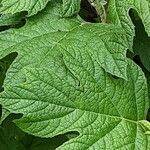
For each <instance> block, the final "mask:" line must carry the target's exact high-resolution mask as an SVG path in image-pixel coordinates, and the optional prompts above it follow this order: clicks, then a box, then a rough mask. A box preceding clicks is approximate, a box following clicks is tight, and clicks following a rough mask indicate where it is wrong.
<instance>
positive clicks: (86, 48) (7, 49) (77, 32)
mask: <svg viewBox="0 0 150 150" xmlns="http://www.w3.org/2000/svg"><path fill="white" fill-rule="evenodd" d="M55 5H56V4H55ZM48 11H49V12H48ZM59 11H60V8H55V9H53V6H52V4H51V6H49V7H47V11H46V10H45V13H44V12H42V13H41V14H39V15H38V16H36V17H33V18H31V19H29V20H28V21H27V24H26V26H24V27H22V28H21V29H17V30H16V29H14V30H8V31H6V32H2V33H1V34H0V39H1V40H0V45H1V47H0V52H1V53H0V56H1V58H2V57H4V56H6V55H7V54H9V53H11V52H17V53H18V57H17V59H16V60H15V62H14V63H13V65H12V66H11V68H10V69H9V71H8V74H9V75H8V76H7V77H6V80H5V83H6V84H7V83H8V82H9V80H11V82H12V80H13V79H14V81H13V82H18V80H19V79H18V78H20V77H18V76H20V75H18V74H17V72H18V70H21V69H23V68H24V67H25V66H28V65H34V66H37V67H38V66H42V65H44V66H45V67H46V66H49V65H50V63H52V62H51V61H49V57H51V56H49V55H50V54H51V53H53V52H54V51H56V50H57V51H58V53H59V55H60V57H62V55H65V54H64V53H66V51H78V52H79V53H77V54H75V57H80V56H79V55H81V54H83V55H84V53H89V54H90V56H91V57H92V58H94V59H96V60H97V61H98V62H99V63H100V66H102V67H103V68H104V69H105V70H106V71H107V72H109V73H111V74H113V75H116V76H118V77H122V78H126V66H127V63H126V49H127V47H126V45H124V44H123V41H124V39H125V34H124V32H123V31H122V29H120V28H116V27H114V26H113V25H106V24H89V23H82V22H79V21H78V20H77V19H61V18H60V17H59V14H58V12H59ZM35 22H36V24H35ZM108 35H109V36H108ZM81 49H82V51H81V52H80V50H81ZM59 51H60V52H59ZM58 60H60V59H58ZM58 60H57V61H58ZM87 65H88V64H87ZM89 65H90V64H89ZM20 73H21V72H20Z"/></svg>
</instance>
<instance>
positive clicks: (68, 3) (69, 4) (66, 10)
mask: <svg viewBox="0 0 150 150" xmlns="http://www.w3.org/2000/svg"><path fill="white" fill-rule="evenodd" d="M80 1H81V0H63V6H62V16H63V17H71V16H73V15H75V14H77V13H78V12H79V10H80Z"/></svg>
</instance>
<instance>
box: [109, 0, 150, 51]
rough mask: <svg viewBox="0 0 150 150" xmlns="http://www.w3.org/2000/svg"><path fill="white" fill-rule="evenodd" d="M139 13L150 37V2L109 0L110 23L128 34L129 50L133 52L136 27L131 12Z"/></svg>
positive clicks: (146, 0) (144, 0) (143, 0)
mask: <svg viewBox="0 0 150 150" xmlns="http://www.w3.org/2000/svg"><path fill="white" fill-rule="evenodd" d="M130 9H134V10H135V11H137V13H138V15H139V17H140V18H141V20H142V22H143V24H144V27H145V30H146V32H147V33H148V35H150V1H149V0H109V6H108V10H109V13H108V21H110V22H112V23H114V24H116V25H119V26H120V27H122V28H123V29H124V30H125V31H126V33H127V39H128V45H129V49H130V50H132V42H133V37H134V25H133V23H132V21H131V19H130V17H129V10H130Z"/></svg>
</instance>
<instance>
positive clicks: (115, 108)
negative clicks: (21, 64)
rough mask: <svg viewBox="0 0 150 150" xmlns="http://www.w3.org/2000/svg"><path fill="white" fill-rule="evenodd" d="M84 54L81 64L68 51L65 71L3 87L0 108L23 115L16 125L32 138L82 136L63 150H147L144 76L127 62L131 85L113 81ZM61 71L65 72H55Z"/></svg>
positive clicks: (41, 72) (39, 72)
mask: <svg viewBox="0 0 150 150" xmlns="http://www.w3.org/2000/svg"><path fill="white" fill-rule="evenodd" d="M75 52H77V51H75ZM85 54H86V55H87V56H88V57H87V58H83V57H81V58H79V57H75V56H74V53H72V52H70V51H66V53H65V54H64V56H62V57H63V61H64V62H63V64H62V65H61V66H58V65H57V62H56V63H55V62H54V63H53V64H51V66H50V68H31V67H27V68H26V69H24V76H25V77H26V81H25V82H24V83H20V84H16V85H7V86H5V91H4V92H3V93H2V94H1V96H0V102H1V103H2V105H3V106H4V107H5V108H7V109H8V110H10V111H11V112H13V113H19V114H20V113H21V114H23V117H22V118H21V119H19V120H17V121H16V124H17V125H18V126H19V127H20V128H21V129H22V130H24V131H25V132H28V133H30V134H33V135H36V136H41V137H53V136H56V135H58V134H63V133H66V132H70V131H78V132H79V134H80V135H79V136H78V137H76V138H74V139H71V140H70V141H69V142H66V143H65V144H63V145H62V146H61V147H60V149H61V150H67V149H71V150H73V149H74V147H76V149H82V150H83V149H91V150H93V149H119V148H120V149H125V148H126V149H131V150H132V149H142V150H147V149H149V148H150V142H149V141H150V136H149V135H148V134H145V133H146V132H147V128H146V127H145V126H143V124H141V122H140V121H142V120H144V119H145V116H146V113H147V110H148V106H149V103H148V97H147V92H146V90H147V86H146V80H145V77H144V75H143V73H142V71H141V70H140V69H139V68H138V67H137V66H136V65H134V64H132V63H131V62H129V65H128V68H127V76H128V81H126V80H123V79H114V78H113V77H112V76H111V75H110V74H108V73H106V72H105V71H104V69H102V68H101V66H100V65H99V63H98V62H97V61H95V60H94V59H93V58H91V57H90V55H89V53H85ZM53 57H55V58H56V57H57V55H56V54H55V55H54V56H53ZM53 57H52V58H53ZM58 57H59V58H60V56H59V55H58ZM87 62H89V65H90V64H91V65H92V67H90V66H87V65H86V64H87ZM60 67H62V68H64V70H66V71H63V72H61V73H60V72H59V71H56V69H57V70H59V69H60ZM89 68H90V69H89ZM67 70H68V72H70V74H69V73H68V74H67V73H66V72H67ZM72 78H74V79H75V80H76V81H78V82H75V81H74V80H72ZM77 83H78V84H77ZM147 124H148V122H147ZM146 126H148V125H146ZM118 132H119V133H118ZM58 149H59V148H58Z"/></svg>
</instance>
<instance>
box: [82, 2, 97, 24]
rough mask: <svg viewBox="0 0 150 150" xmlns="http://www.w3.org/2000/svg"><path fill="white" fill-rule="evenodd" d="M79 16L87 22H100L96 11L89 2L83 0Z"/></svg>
mask: <svg viewBox="0 0 150 150" xmlns="http://www.w3.org/2000/svg"><path fill="white" fill-rule="evenodd" d="M79 15H80V17H81V18H82V19H83V20H85V21H86V22H91V23H97V22H100V21H99V20H100V18H99V16H98V14H97V12H96V9H95V8H94V7H93V6H92V5H91V4H90V3H89V2H88V0H81V7H80V12H79Z"/></svg>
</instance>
